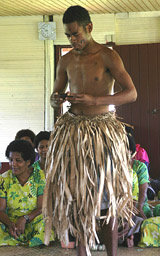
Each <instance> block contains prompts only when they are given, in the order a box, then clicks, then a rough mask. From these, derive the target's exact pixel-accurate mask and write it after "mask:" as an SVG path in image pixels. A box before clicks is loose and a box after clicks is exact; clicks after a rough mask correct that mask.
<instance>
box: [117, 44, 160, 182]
mask: <svg viewBox="0 0 160 256" xmlns="http://www.w3.org/2000/svg"><path fill="white" fill-rule="evenodd" d="M115 49H116V50H117V51H118V53H119V54H120V56H121V57H122V59H123V62H124V64H125V67H126V69H127V71H128V72H129V74H130V75H131V77H132V79H133V81H134V84H135V86H136V89H137V92H138V99H137V101H136V102H134V103H132V104H129V105H125V106H120V107H117V113H118V115H119V116H121V117H123V118H124V121H125V122H127V123H129V124H132V125H133V126H134V128H135V129H134V135H135V140H136V143H138V144H141V146H142V147H144V148H145V149H146V150H147V152H148V155H149V159H150V175H151V177H154V178H157V177H160V157H159V156H160V44H144V45H143V44H142V45H124V46H117V47H115ZM154 109H156V110H157V112H155V113H154Z"/></svg>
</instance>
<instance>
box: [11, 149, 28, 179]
mask: <svg viewBox="0 0 160 256" xmlns="http://www.w3.org/2000/svg"><path fill="white" fill-rule="evenodd" d="M9 165H10V167H11V169H12V172H13V174H14V175H16V176H19V175H23V174H26V173H27V171H28V167H29V165H30V160H27V161H24V159H23V158H22V156H21V153H19V152H10V153H9Z"/></svg>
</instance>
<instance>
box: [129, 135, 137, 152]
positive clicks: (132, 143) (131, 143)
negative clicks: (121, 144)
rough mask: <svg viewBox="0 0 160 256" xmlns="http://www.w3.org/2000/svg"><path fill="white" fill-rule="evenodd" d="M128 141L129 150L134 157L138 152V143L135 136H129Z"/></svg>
mask: <svg viewBox="0 0 160 256" xmlns="http://www.w3.org/2000/svg"><path fill="white" fill-rule="evenodd" d="M127 137H128V141H129V149H130V151H131V154H132V155H133V154H134V153H135V152H136V143H135V140H134V137H133V135H131V134H127Z"/></svg>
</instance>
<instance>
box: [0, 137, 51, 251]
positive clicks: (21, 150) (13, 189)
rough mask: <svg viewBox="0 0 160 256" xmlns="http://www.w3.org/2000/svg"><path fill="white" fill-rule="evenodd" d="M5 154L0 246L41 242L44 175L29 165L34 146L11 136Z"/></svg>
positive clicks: (0, 184) (0, 197) (0, 178)
mask: <svg viewBox="0 0 160 256" xmlns="http://www.w3.org/2000/svg"><path fill="white" fill-rule="evenodd" d="M6 157H7V158H8V159H9V163H10V167H11V169H10V170H8V171H7V172H5V173H3V174H2V175H1V176H0V246H4V245H12V246H16V245H29V246H30V247H32V246H38V245H41V244H44V221H43V216H42V214H41V211H42V198H43V192H44V187H45V176H44V172H43V171H42V170H36V169H33V167H31V166H32V164H33V162H34V159H35V152H34V148H33V147H32V145H31V143H29V142H28V141H25V140H15V141H12V142H11V143H10V144H9V145H8V147H7V149H6ZM51 240H53V236H52V237H51Z"/></svg>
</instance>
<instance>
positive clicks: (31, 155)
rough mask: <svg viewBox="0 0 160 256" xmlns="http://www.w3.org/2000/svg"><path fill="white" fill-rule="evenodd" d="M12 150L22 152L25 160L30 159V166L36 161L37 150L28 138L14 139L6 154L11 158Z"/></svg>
mask: <svg viewBox="0 0 160 256" xmlns="http://www.w3.org/2000/svg"><path fill="white" fill-rule="evenodd" d="M10 152H18V153H20V154H21V156H22V158H23V160H24V161H27V160H30V161H31V163H30V166H31V165H32V164H33V163H34V161H35V151H34V148H33V147H32V145H31V143H30V142H29V141H26V140H14V141H12V142H11V143H10V144H9V145H8V146H7V149H6V152H5V155H6V157H7V158H9V155H10Z"/></svg>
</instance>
